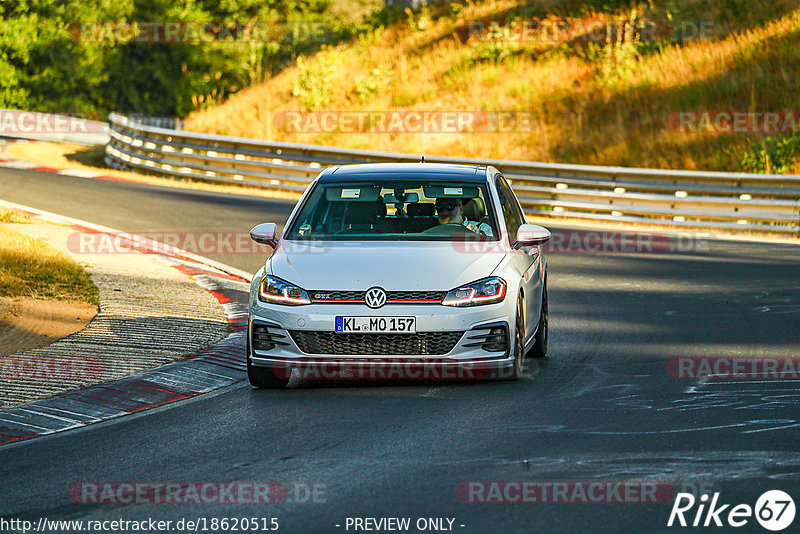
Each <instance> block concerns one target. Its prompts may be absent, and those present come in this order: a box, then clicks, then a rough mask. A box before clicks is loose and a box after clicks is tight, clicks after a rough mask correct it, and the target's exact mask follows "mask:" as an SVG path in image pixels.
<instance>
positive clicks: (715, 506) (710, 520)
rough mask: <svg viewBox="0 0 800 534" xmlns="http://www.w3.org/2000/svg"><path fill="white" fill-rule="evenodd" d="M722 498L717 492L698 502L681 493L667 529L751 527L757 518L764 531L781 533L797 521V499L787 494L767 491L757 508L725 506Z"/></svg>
mask: <svg viewBox="0 0 800 534" xmlns="http://www.w3.org/2000/svg"><path fill="white" fill-rule="evenodd" d="M720 495H721V494H720V493H719V492H717V493H714V495H713V496H711V497H709V495H708V494H707V493H704V494H703V495H701V496H700V498H699V499H697V498H695V496H694V495H692V494H691V493H678V495H677V496H676V497H675V502H674V503H673V504H672V511H671V512H670V514H669V520H668V521H667V526H668V527H671V526H681V527H687V526H691V527H723V526H727V527H735V528H738V527H743V526H745V525H747V524H748V523H750V522H751V520H752V519H753V517H755V519H756V521H758V523H759V524H760V525H761V526H762V527H763V528H765V529H767V530H771V531H773V532H778V531H781V530H784V529H786V528H787V527H788V526H789V525H791V524H792V521H794V515H795V512H796V509H795V505H794V500H792V498H791V497H790V496H789V494H788V493H786V492H783V491H780V490H770V491H767V492H765V493H763V494H762V495H761V496H760V497H759V498H758V500H757V501H756V505H755V507H752V506H750V505H749V504H735V505H734V504H722V503H721V502H720ZM709 501H710V502H709Z"/></svg>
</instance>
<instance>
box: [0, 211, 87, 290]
mask: <svg viewBox="0 0 800 534" xmlns="http://www.w3.org/2000/svg"><path fill="white" fill-rule="evenodd" d="M6 218H13V216H9V215H8V214H7V213H6V210H0V220H5V219H6ZM0 296H4V297H34V298H44V299H59V300H74V301H81V302H89V303H91V304H94V305H95V306H97V305H99V301H98V293H97V288H96V287H95V285H94V283H92V280H91V278H90V277H89V275H88V274H87V273H86V271H84V269H83V267H81V266H80V265H79V264H78V263H76V262H75V261H73V260H72V258H70V257H69V256H68V255H67V254H65V253H63V252H60V251H58V250H56V249H54V248H53V247H51V246H50V245H48V244H47V243H45V242H43V241H41V240H39V239H34V238H32V237H28V236H25V235H23V234H21V233H19V232H15V231H13V230H11V229H9V228H7V227H5V226H2V225H0Z"/></svg>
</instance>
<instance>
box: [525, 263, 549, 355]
mask: <svg viewBox="0 0 800 534" xmlns="http://www.w3.org/2000/svg"><path fill="white" fill-rule="evenodd" d="M548 335H549V327H548V325H547V278H545V279H544V284H543V287H542V313H541V314H540V315H539V326H538V327H537V329H536V341H534V342H533V347H531V350H530V352H529V353H528V355H529V356H530V357H531V358H544V357H545V356H547V337H548Z"/></svg>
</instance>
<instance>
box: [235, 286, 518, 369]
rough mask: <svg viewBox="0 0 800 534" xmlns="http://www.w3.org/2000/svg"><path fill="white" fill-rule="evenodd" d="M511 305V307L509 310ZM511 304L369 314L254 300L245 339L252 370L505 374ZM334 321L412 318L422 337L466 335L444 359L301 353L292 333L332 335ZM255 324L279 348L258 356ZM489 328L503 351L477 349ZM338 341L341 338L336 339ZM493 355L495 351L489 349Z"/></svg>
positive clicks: (359, 308) (509, 361)
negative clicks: (274, 335)
mask: <svg viewBox="0 0 800 534" xmlns="http://www.w3.org/2000/svg"><path fill="white" fill-rule="evenodd" d="M509 301H510V302H511V305H509ZM513 303H514V300H513V299H509V298H508V296H507V297H506V299H505V300H504V301H503V302H500V303H497V304H489V305H485V306H474V307H465V308H456V307H450V306H442V305H438V304H430V305H410V304H404V305H386V306H384V307H382V308H380V309H377V310H373V309H370V308H368V307H367V306H365V305H363V304H311V305H306V306H280V305H274V304H265V303H263V302H260V301H258V300H254V301H251V303H250V310H249V311H250V321H249V327H248V336H250V340H251V351H250V355H249V357H250V361H251V363H252V364H253V365H255V366H263V367H284V368H289V367H291V368H299V369H302V368H307V367H310V366H326V365H327V366H331V365H334V366H340V367H356V368H361V369H364V368H371V367H377V368H382V367H386V366H387V365H398V364H401V365H406V366H415V365H418V366H423V367H425V366H436V367H439V368H442V369H447V368H465V369H475V370H492V369H507V368H509V367H511V366H512V365H513V356H512V355H511V354H510V351H509V347H510V345H511V340H512V339H513V335H514V332H513V317H514V313H515V311H516V309H515V306H514V305H513ZM336 316H376V317H382V316H386V317H390V316H414V317H416V330H417V332H418V333H423V332H430V333H434V332H464V334H463V335H461V336H460V338H459V339H458V341H457V342H456V343H455V345H454V346H453V347H452V349H451V350H449V351H448V352H446V353H443V354H435V355H434V354H346V353H336V354H309V353H305V352H303V351H302V350H301V349H300V348H299V346H298V344H297V343H296V342H295V339H293V337H292V335H291V333H290V331H295V332H298V331H304V332H333V330H334V324H335V318H336ZM255 324H264V325H267V326H268V327H269V330H270V331H271V332H273V331H274V332H278V333H280V334H281V335H282V336H283V337H280V341H281V342H282V343H280V344H276V345H275V346H273V347H271V348H270V349H269V350H259V349H257V348H256V347H255V345H256V344H255V343H252V340H253V337H252V336H253V327H254V325H255ZM489 327H495V328H497V327H501V328H503V329H504V330H505V333H506V344H505V347H504V348H503V349H502V350H491V351H489V350H485V349H484V348H482V346H481V344H480V342H479V341H480V338H478V342H477V343H476V337H475V336H479V335H480V334H481V333H485V332H487V329H488V328H489ZM336 335H340V334H336ZM354 335H365V336H367V335H370V334H354ZM493 348H495V349H496V347H493Z"/></svg>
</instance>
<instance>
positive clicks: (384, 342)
mask: <svg viewBox="0 0 800 534" xmlns="http://www.w3.org/2000/svg"><path fill="white" fill-rule="evenodd" d="M289 334H290V335H291V336H292V339H293V340H294V342H295V343H297V347H298V348H299V349H300V350H301V351H303V352H305V353H306V354H374V355H382V356H397V355H415V354H419V355H437V354H447V353H448V352H450V351H451V350H453V347H455V345H456V343H458V340H459V339H461V336H463V335H464V332H418V333H416V334H337V333H335V332H318V331H304V330H290V331H289Z"/></svg>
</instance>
